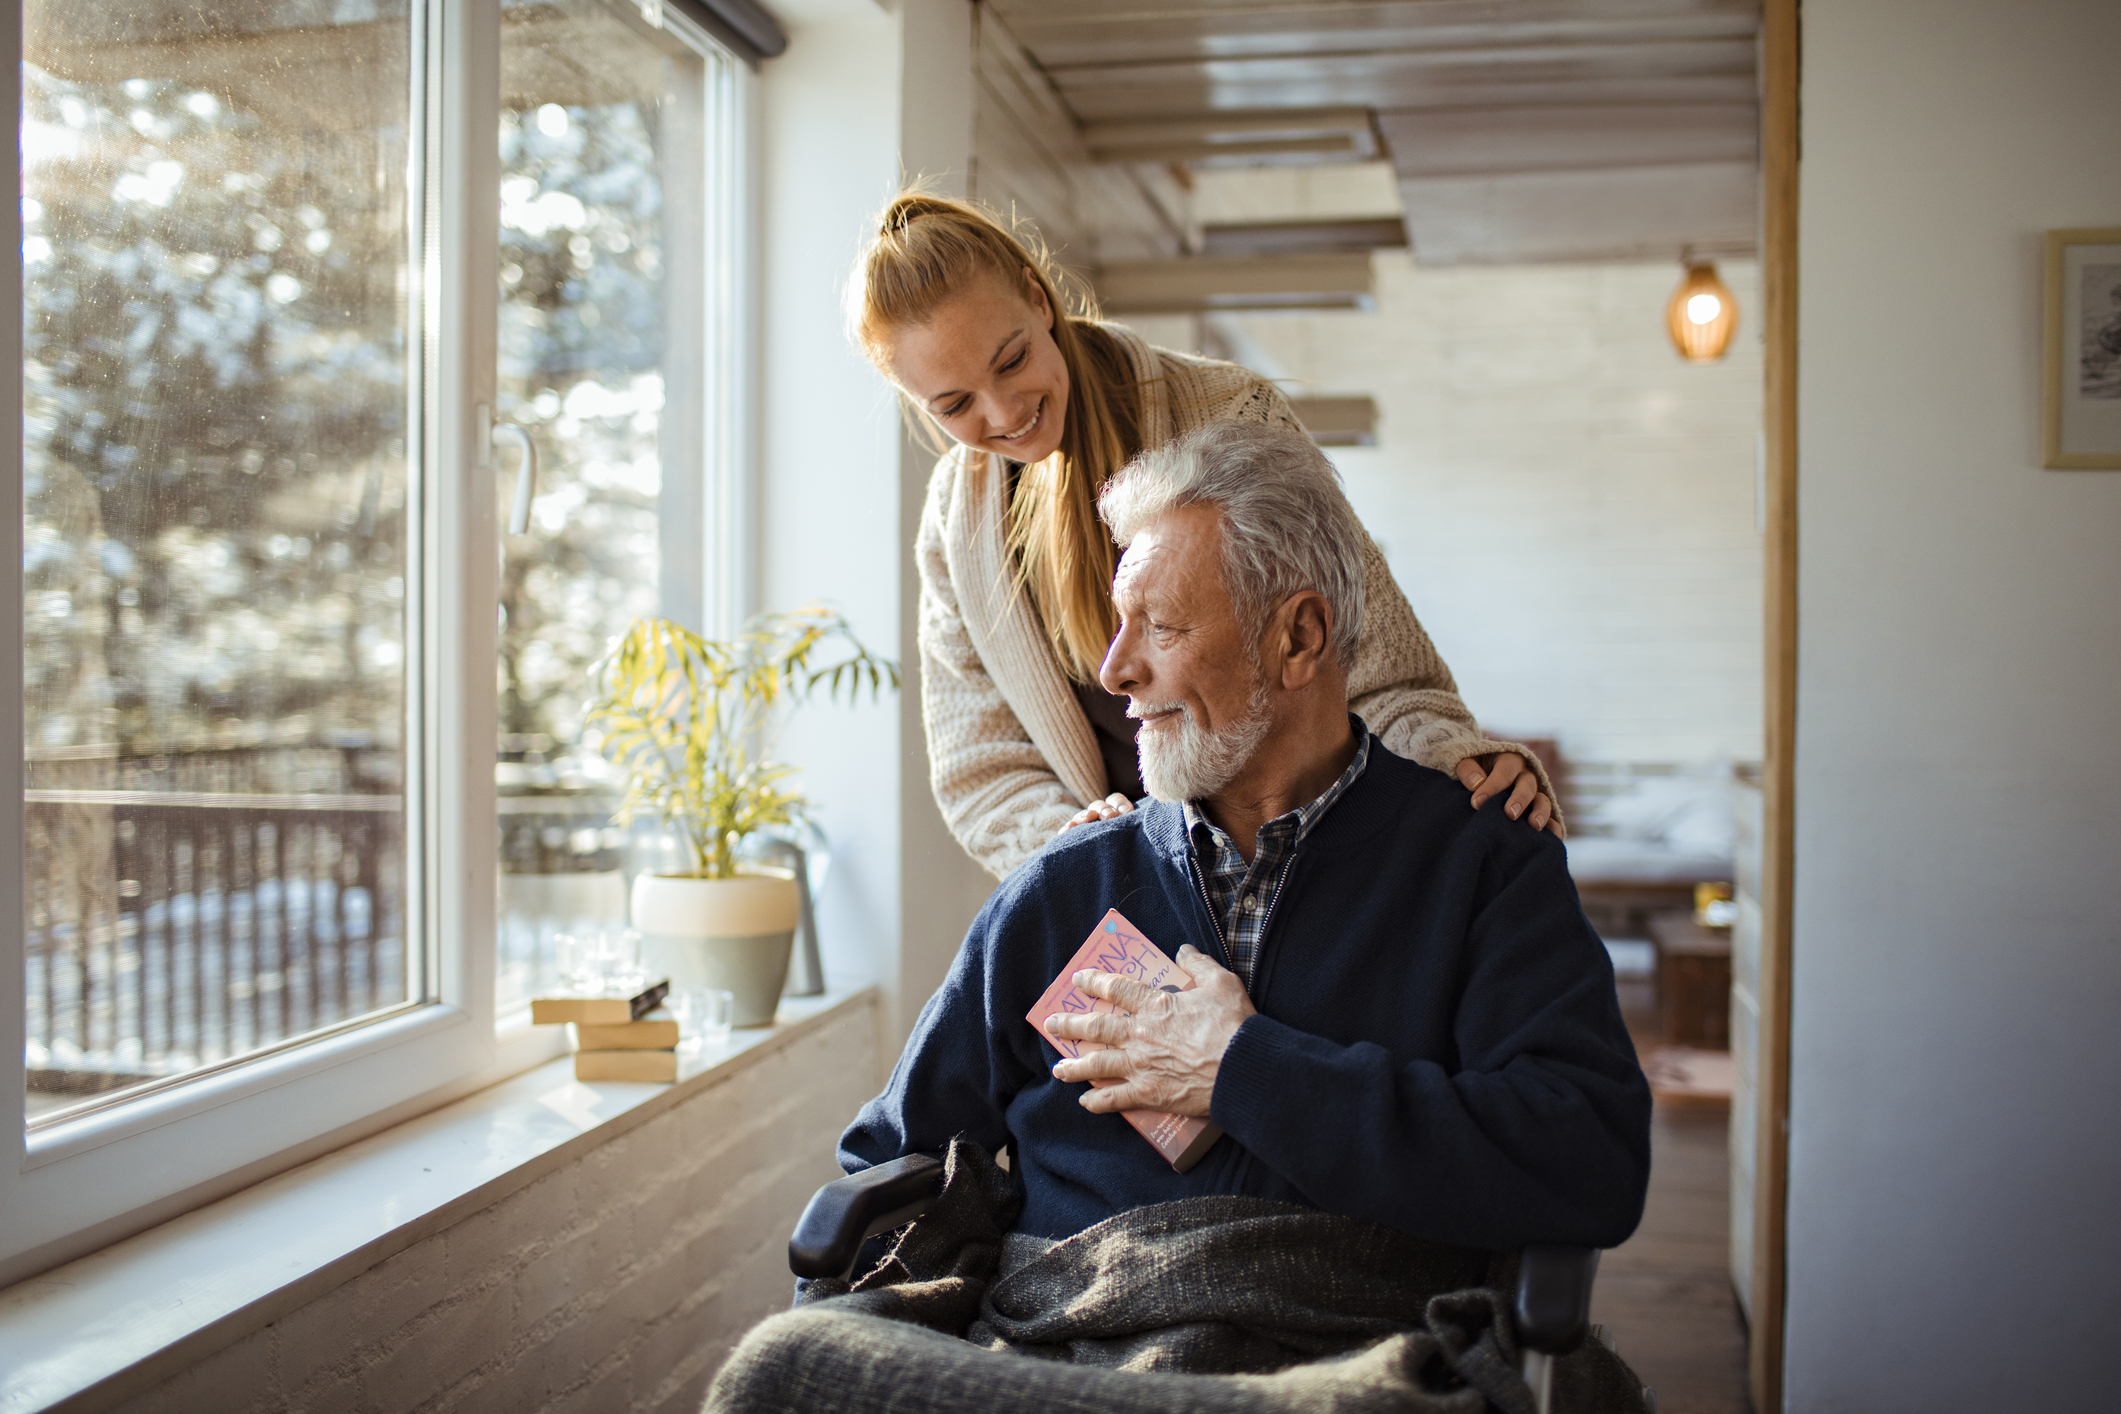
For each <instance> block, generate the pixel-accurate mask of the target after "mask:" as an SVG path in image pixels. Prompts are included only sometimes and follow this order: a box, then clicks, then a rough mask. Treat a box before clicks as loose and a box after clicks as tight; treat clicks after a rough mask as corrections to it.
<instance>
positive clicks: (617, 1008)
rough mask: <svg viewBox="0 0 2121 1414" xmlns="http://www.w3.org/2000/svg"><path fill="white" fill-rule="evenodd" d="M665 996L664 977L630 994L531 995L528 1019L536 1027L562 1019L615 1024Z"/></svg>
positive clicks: (654, 1005) (635, 1016) (652, 1007)
mask: <svg viewBox="0 0 2121 1414" xmlns="http://www.w3.org/2000/svg"><path fill="white" fill-rule="evenodd" d="M668 995H670V981H669V979H668V978H665V979H664V980H663V981H661V982H657V983H654V984H653V985H651V986H647V987H644V988H642V989H641V990H640V991H638V992H635V993H634V994H633V995H632V996H630V997H534V998H532V999H531V1003H530V1020H531V1023H532V1024H533V1025H536V1026H556V1025H558V1024H560V1023H561V1022H565V1021H573V1022H584V1021H586V1022H588V1023H589V1024H590V1025H592V1026H616V1025H620V1024H623V1023H625V1022H628V1021H639V1020H640V1019H641V1018H642V1017H644V1016H646V1015H648V1013H649V1012H651V1011H654V1010H655V1009H656V1008H657V1007H659V1006H661V1005H662V1004H663V998H664V997H666V996H668Z"/></svg>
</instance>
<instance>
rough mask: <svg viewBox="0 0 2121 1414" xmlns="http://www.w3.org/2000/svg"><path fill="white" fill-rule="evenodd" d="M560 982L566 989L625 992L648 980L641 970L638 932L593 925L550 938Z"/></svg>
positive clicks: (592, 991)
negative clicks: (591, 927)
mask: <svg viewBox="0 0 2121 1414" xmlns="http://www.w3.org/2000/svg"><path fill="white" fill-rule="evenodd" d="M553 950H554V952H555V954H556V955H557V958H558V962H559V969H560V985H561V986H562V987H564V988H566V989H567V990H568V991H570V992H580V993H585V994H597V993H607V992H611V993H619V994H627V993H631V992H636V991H638V990H640V987H641V984H642V983H643V982H645V981H647V980H648V977H647V974H646V973H645V972H643V971H642V970H641V935H640V934H639V933H638V932H636V931H634V930H633V929H631V928H595V929H584V930H582V931H580V932H575V933H561V934H560V935H558V936H557V937H556V938H554V939H553Z"/></svg>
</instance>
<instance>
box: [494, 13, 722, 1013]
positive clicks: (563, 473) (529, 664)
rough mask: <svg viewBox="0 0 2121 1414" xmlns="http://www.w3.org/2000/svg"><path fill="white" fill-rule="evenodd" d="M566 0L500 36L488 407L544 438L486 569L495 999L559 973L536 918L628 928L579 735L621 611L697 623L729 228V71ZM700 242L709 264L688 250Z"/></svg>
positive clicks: (643, 28)
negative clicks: (503, 541)
mask: <svg viewBox="0 0 2121 1414" xmlns="http://www.w3.org/2000/svg"><path fill="white" fill-rule="evenodd" d="M657 19H658V20H659V21H660V22H659V23H655V24H651V23H649V22H648V20H646V19H644V18H643V15H642V12H641V10H640V9H639V7H638V6H636V5H631V4H616V3H608V0H563V2H562V3H558V4H549V5H541V6H538V7H536V8H535V9H529V8H526V9H524V10H521V11H516V12H513V13H511V14H509V15H508V16H507V17H506V18H505V19H504V23H503V27H502V38H501V95H502V96H501V124H500V157H501V265H500V282H501V294H500V300H501V305H500V329H499V345H500V379H499V387H498V404H497V406H498V409H499V414H498V415H499V416H500V417H502V418H504V419H506V420H508V421H510V422H513V423H516V424H517V425H519V426H521V427H523V428H525V429H526V430H527V431H528V433H529V435H530V436H531V437H532V438H533V439H535V440H536V442H537V444H538V447H539V450H540V454H541V456H540V461H541V465H542V467H543V468H545V470H544V471H543V473H542V483H543V484H542V485H541V486H540V488H539V492H540V494H539V498H538V503H537V511H536V515H535V523H534V524H533V526H532V527H531V534H529V535H527V536H523V537H520V538H516V539H512V540H511V541H510V542H509V544H508V552H507V562H506V564H505V565H504V567H503V569H502V573H501V609H502V613H501V622H500V630H499V632H500V654H499V693H500V701H499V705H498V709H497V710H498V715H499V722H498V725H499V758H498V762H497V765H496V769H495V781H496V786H497V794H498V797H499V798H498V801H497V806H498V809H499V812H500V819H499V824H498V834H499V847H500V870H501V880H500V882H501V890H500V919H499V937H498V947H499V955H500V967H499V972H498V976H497V979H496V985H497V990H498V1003H499V1005H498V1011H499V1014H500V1016H501V1018H502V1019H503V1020H504V1021H506V1020H507V1019H509V1018H510V1017H511V1015H512V1014H514V1013H515V1011H516V1010H517V1009H518V1008H521V1007H523V1006H525V1005H527V1004H528V1001H529V998H530V996H531V994H532V993H533V992H534V991H535V990H536V989H537V988H538V987H539V986H540V985H549V984H550V983H552V982H553V981H554V980H555V979H554V977H553V972H552V968H553V960H554V955H553V946H552V940H553V938H554V936H555V935H556V934H557V933H558V932H559V931H561V930H563V929H567V928H574V927H596V926H604V925H612V926H617V925H622V924H623V923H624V922H625V918H626V889H625V876H624V873H623V870H622V864H623V862H624V861H625V860H627V859H628V858H629V857H630V856H632V855H633V854H634V853H635V851H636V850H637V849H640V848H644V847H651V842H650V840H649V839H648V838H646V837H645V833H644V837H643V838H640V839H635V838H632V837H630V836H629V835H628V834H626V833H625V832H622V831H620V830H619V829H617V828H614V827H613V826H612V825H611V824H610V823H609V822H610V818H611V814H612V811H613V810H614V809H616V808H617V805H618V793H617V791H616V789H615V788H614V786H613V783H612V781H611V777H610V774H609V772H608V770H607V768H606V765H605V762H604V761H603V759H602V758H601V757H600V756H599V755H598V754H597V751H596V748H595V744H594V742H585V741H584V740H583V739H582V735H581V733H582V716H583V699H584V696H585V684H586V683H587V681H588V679H589V674H590V670H591V666H592V664H594V663H595V661H596V660H597V659H598V658H599V657H600V656H601V655H602V654H603V652H604V651H605V649H606V648H607V646H608V645H609V644H610V643H611V642H612V641H613V640H614V639H616V638H617V637H618V636H619V635H620V634H622V633H623V632H624V631H625V628H626V626H627V624H629V623H631V622H632V621H633V620H634V619H636V618H639V617H641V616H642V615H644V614H656V613H661V614H664V615H666V616H669V617H671V618H675V619H678V620H680V621H681V622H684V623H687V624H689V625H691V626H692V627H694V628H698V627H701V626H702V625H701V619H702V615H703V614H704V613H705V610H706V605H707V586H706V583H705V581H704V579H703V577H702V573H701V570H702V566H703V562H704V558H705V556H704V554H703V548H702V547H703V539H702V537H703V533H704V529H705V515H706V503H705V501H704V499H703V497H702V494H701V493H702V488H703V487H704V486H705V485H706V484H707V481H708V477H707V476H706V474H705V473H706V466H707V462H708V460H709V452H710V443H709V441H708V437H707V425H708V422H709V417H708V406H709V395H710V378H709V373H708V358H707V350H708V346H709V343H710V341H711V338H712V336H713V334H714V331H715V328H716V324H717V322H718V321H717V320H716V318H715V315H716V310H715V309H714V307H713V303H712V302H711V301H710V300H709V298H708V294H707V283H708V282H707V278H706V277H707V275H708V272H709V271H710V270H711V269H712V268H713V267H714V264H715V263H716V262H715V257H716V255H717V253H718V250H725V249H726V246H727V241H726V238H725V237H724V236H723V235H722V233H721V232H720V231H718V230H715V229H712V223H711V221H710V210H709V207H710V203H709V200H708V198H709V196H710V193H709V191H708V190H707V189H706V187H705V185H704V183H703V182H702V180H701V174H703V173H706V172H707V171H708V170H709V169H710V166H711V165H712V164H711V162H710V156H709V154H710V153H711V152H712V151H714V150H715V148H716V146H717V139H716V134H717V130H721V131H724V132H726V131H727V130H728V128H729V127H731V126H732V114H731V112H730V106H729V105H730V100H731V93H730V84H729V66H728V65H726V64H724V63H722V62H720V61H719V60H718V59H717V58H716V57H715V56H714V55H713V54H712V53H711V51H710V50H709V49H708V48H707V47H706V46H705V45H704V43H703V42H702V41H700V40H699V39H698V38H697V37H692V38H688V37H686V36H685V35H682V34H680V33H678V32H677V31H676V30H675V28H674V17H672V18H670V19H665V18H662V17H660V16H658V17H657ZM701 252H705V253H707V255H708V256H709V259H708V260H706V261H703V260H701V259H699V254H700V253H701Z"/></svg>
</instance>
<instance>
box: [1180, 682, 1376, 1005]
mask: <svg viewBox="0 0 2121 1414" xmlns="http://www.w3.org/2000/svg"><path fill="white" fill-rule="evenodd" d="M1350 721H1351V722H1353V724H1354V727H1355V759H1354V760H1352V761H1350V762H1349V763H1348V769H1347V770H1345V771H1342V772H1341V773H1340V779H1338V780H1336V781H1334V782H1333V784H1332V785H1329V786H1327V787H1326V789H1325V792H1324V793H1323V794H1321V795H1320V796H1319V797H1318V799H1316V800H1314V801H1312V802H1311V803H1310V804H1309V805H1300V806H1298V807H1297V808H1296V809H1294V810H1291V811H1290V812H1289V813H1288V814H1286V815H1277V816H1275V817H1274V818H1273V819H1272V820H1269V821H1268V822H1267V823H1266V824H1264V825H1261V826H1260V827H1259V836H1258V839H1257V840H1256V842H1255V843H1254V846H1253V851H1252V862H1251V864H1249V865H1247V864H1246V863H1245V856H1244V854H1243V853H1242V852H1240V851H1239V849H1238V848H1237V841H1236V840H1234V839H1232V838H1231V837H1230V836H1229V834H1228V833H1227V832H1225V831H1224V830H1222V829H1220V828H1219V827H1217V826H1216V824H1215V823H1214V822H1213V821H1211V820H1209V819H1208V817H1207V816H1205V815H1203V814H1201V813H1200V811H1199V810H1197V809H1195V808H1194V805H1193V802H1192V801H1190V800H1189V801H1187V802H1186V803H1185V815H1186V834H1187V835H1188V837H1190V838H1191V840H1192V841H1193V858H1194V860H1195V862H1196V863H1198V864H1199V866H1200V879H1201V883H1202V884H1203V885H1204V886H1205V887H1206V888H1207V890H1208V904H1209V908H1210V911H1211V912H1213V913H1214V914H1215V916H1216V918H1217V919H1218V920H1220V922H1221V924H1222V935H1223V946H1224V948H1225V949H1226V950H1227V951H1228V952H1229V955H1230V966H1231V970H1233V971H1234V972H1236V973H1237V975H1238V976H1239V977H1241V978H1243V979H1244V983H1245V986H1246V988H1247V989H1249V988H1250V987H1251V985H1252V971H1253V968H1254V966H1255V965H1256V964H1257V963H1258V960H1259V944H1260V940H1261V939H1262V938H1264V937H1265V936H1266V932H1267V918H1268V915H1269V914H1270V913H1271V912H1272V911H1273V907H1274V900H1275V898H1276V897H1277V896H1278V895H1279V894H1280V893H1281V882H1282V878H1283V876H1284V875H1286V874H1287V873H1288V872H1289V862H1290V861H1291V860H1292V859H1294V858H1295V857H1296V846H1297V845H1299V844H1301V843H1303V838H1304V836H1305V835H1308V834H1310V833H1311V828H1312V826H1314V825H1316V824H1317V823H1318V822H1319V821H1320V820H1322V819H1324V818H1325V814H1326V812H1327V811H1328V810H1331V809H1332V808H1333V803H1334V802H1335V801H1337V800H1339V799H1340V798H1341V796H1342V795H1344V794H1346V792H1347V789H1348V787H1349V786H1351V785H1353V784H1355V780H1356V778H1357V777H1359V776H1360V775H1362V773H1363V768H1364V767H1365V766H1367V765H1369V764H1370V732H1369V729H1368V728H1367V727H1365V726H1364V725H1363V724H1362V722H1361V720H1360V719H1357V718H1354V717H1353V716H1352V715H1351V717H1350Z"/></svg>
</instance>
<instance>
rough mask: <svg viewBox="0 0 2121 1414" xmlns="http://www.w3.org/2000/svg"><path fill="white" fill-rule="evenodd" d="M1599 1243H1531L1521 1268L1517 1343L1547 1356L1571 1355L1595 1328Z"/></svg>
mask: <svg viewBox="0 0 2121 1414" xmlns="http://www.w3.org/2000/svg"><path fill="white" fill-rule="evenodd" d="M1597 1275H1598V1249H1597V1248H1596V1247H1527V1248H1525V1249H1524V1255H1523V1256H1522V1257H1521V1258H1520V1259H1519V1262H1518V1267H1517V1301H1516V1312H1515V1313H1516V1316H1517V1342H1518V1344H1520V1345H1522V1346H1523V1347H1524V1348H1525V1349H1527V1350H1536V1351H1539V1352H1540V1353H1541V1354H1545V1355H1566V1354H1568V1353H1569V1352H1570V1351H1571V1350H1574V1349H1575V1348H1576V1347H1577V1346H1579V1345H1581V1344H1583V1338H1584V1336H1585V1335H1586V1334H1587V1333H1588V1332H1589V1331H1590V1328H1591V1282H1592V1281H1593V1280H1594V1279H1595V1278H1596V1277H1597Z"/></svg>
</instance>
